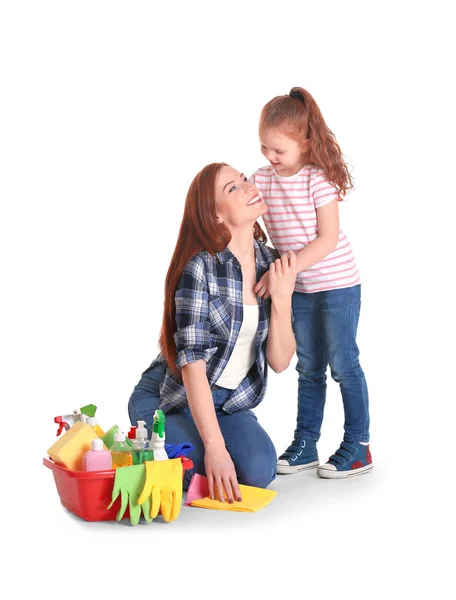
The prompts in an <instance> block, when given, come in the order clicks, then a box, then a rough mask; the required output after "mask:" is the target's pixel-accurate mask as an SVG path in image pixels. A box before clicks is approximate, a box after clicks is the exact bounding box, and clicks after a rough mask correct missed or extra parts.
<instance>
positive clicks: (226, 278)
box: [146, 240, 279, 413]
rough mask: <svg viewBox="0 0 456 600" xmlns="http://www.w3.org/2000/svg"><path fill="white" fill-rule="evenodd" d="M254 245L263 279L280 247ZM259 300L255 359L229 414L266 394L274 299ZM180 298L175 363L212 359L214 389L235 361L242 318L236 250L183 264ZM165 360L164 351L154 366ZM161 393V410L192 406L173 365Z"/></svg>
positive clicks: (205, 254)
mask: <svg viewBox="0 0 456 600" xmlns="http://www.w3.org/2000/svg"><path fill="white" fill-rule="evenodd" d="M254 243H255V257H256V267H257V281H259V279H260V278H261V276H262V275H263V274H264V273H265V272H266V271H267V270H268V268H269V265H270V264H271V263H272V262H273V261H274V260H275V259H276V258H278V257H279V255H278V253H277V251H276V250H274V249H273V248H270V247H269V246H266V245H265V244H262V243H260V242H257V241H256V240H255V241H254ZM257 300H258V307H259V320H258V329H257V334H256V342H255V362H254V364H253V365H252V367H251V369H250V370H249V372H248V373H247V375H246V376H245V377H244V379H243V380H242V381H241V383H240V384H239V385H238V387H237V388H236V389H235V390H233V392H232V394H231V395H230V397H229V398H228V400H227V401H226V402H225V404H224V406H223V410H224V411H225V412H227V413H233V412H236V411H238V410H243V409H247V408H253V407H255V406H257V405H258V404H259V403H260V402H261V400H262V399H263V397H264V394H265V392H266V383H267V372H268V367H267V362H266V342H267V337H268V328H269V318H270V313H271V300H270V299H268V300H263V299H262V298H257ZM175 302H176V323H177V332H176V333H175V335H174V341H175V343H176V350H177V358H176V365H177V366H178V367H179V368H182V367H183V366H184V365H187V364H188V363H192V362H194V361H196V360H200V359H202V360H204V361H205V362H206V363H207V365H206V374H207V379H208V381H209V385H210V386H211V387H212V386H213V385H215V384H216V383H217V380H218V378H219V377H220V375H221V374H222V372H223V370H224V369H225V367H226V365H227V363H228V360H229V359H230V356H231V353H232V352H233V349H234V346H235V344H236V340H237V338H238V334H239V330H240V328H241V324H242V318H243V298H242V272H241V265H240V264H239V262H238V260H237V258H236V257H235V256H234V254H233V253H232V252H231V251H230V250H229V249H228V248H225V250H222V252H218V253H217V254H215V256H213V255H211V254H209V253H208V252H206V251H202V252H199V253H198V254H196V255H195V256H194V257H193V258H192V259H191V260H190V261H189V262H188V263H187V265H186V266H185V267H184V270H183V273H182V275H181V278H180V280H179V283H178V286H177V290H176V296H175ZM164 362H165V359H164V357H163V356H162V355H161V354H160V355H159V356H158V357H157V358H156V359H155V360H154V362H153V363H152V364H151V366H150V367H149V369H151V368H153V367H154V366H155V365H158V364H163V363H164ZM149 369H148V370H149ZM146 373H147V371H146ZM160 396H161V402H160V408H161V409H162V410H163V411H164V412H167V411H169V410H171V409H177V410H179V409H182V408H185V407H186V406H188V401H187V395H186V392H185V387H184V385H183V383H182V381H181V380H179V379H177V378H176V377H175V376H174V375H173V373H172V372H171V371H170V370H169V368H168V367H167V368H166V372H165V377H164V380H163V382H162V384H161V388H160Z"/></svg>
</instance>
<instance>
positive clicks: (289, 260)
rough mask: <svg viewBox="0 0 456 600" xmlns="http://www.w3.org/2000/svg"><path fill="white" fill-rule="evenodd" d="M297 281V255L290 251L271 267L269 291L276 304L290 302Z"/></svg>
mask: <svg viewBox="0 0 456 600" xmlns="http://www.w3.org/2000/svg"><path fill="white" fill-rule="evenodd" d="M295 281H296V254H295V253H294V252H293V250H288V251H287V254H282V256H281V257H280V258H278V259H277V260H276V261H275V262H273V263H271V265H270V267H269V285H268V291H269V293H270V295H271V298H272V301H273V302H274V303H278V302H279V303H280V302H281V301H287V302H289V300H290V298H291V295H292V293H293V291H294V286H295Z"/></svg>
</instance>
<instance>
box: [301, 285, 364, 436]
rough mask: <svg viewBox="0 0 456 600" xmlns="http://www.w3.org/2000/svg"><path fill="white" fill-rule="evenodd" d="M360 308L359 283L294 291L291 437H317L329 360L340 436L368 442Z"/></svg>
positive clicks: (320, 423)
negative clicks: (339, 406) (337, 394)
mask: <svg viewBox="0 0 456 600" xmlns="http://www.w3.org/2000/svg"><path fill="white" fill-rule="evenodd" d="M360 308H361V286H360V285H355V286H353V287H349V288H343V289H340V290H329V291H327V292H315V293H311V294H304V293H301V292H294V294H293V319H294V321H293V329H294V333H295V337H296V346H297V348H296V353H297V356H298V364H297V366H296V369H297V371H298V373H299V382H298V417H297V425H296V431H295V437H296V438H301V437H304V438H309V439H313V440H315V441H318V439H319V437H320V431H321V425H322V422H323V411H324V407H325V400H326V370H327V367H328V364H329V367H330V369H331V376H332V378H333V379H334V381H337V383H339V385H340V391H341V393H342V400H343V403H344V413H345V424H344V430H345V434H344V440H345V441H347V442H352V441H358V442H368V441H369V397H368V392H367V384H366V379H365V377H364V373H363V370H362V369H361V366H360V364H359V360H358V355H359V350H358V346H357V345H356V331H357V328H358V320H359V312H360Z"/></svg>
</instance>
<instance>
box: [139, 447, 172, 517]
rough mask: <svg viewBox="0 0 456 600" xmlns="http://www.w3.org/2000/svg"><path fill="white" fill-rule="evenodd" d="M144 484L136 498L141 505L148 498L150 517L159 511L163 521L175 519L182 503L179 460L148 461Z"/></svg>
mask: <svg viewBox="0 0 456 600" xmlns="http://www.w3.org/2000/svg"><path fill="white" fill-rule="evenodd" d="M144 465H145V467H146V482H145V484H144V488H143V491H142V492H141V495H140V496H139V498H138V504H139V505H142V504H144V503H145V502H147V500H148V499H149V498H150V501H151V505H150V516H151V518H152V519H155V517H156V516H157V515H158V513H159V512H160V510H161V513H162V515H163V518H164V520H165V521H167V522H169V521H174V520H175V519H177V517H178V516H179V513H180V509H181V503H182V461H181V459H180V458H170V459H168V460H152V461H150V460H148V461H146V462H145V463H144Z"/></svg>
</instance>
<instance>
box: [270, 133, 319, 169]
mask: <svg viewBox="0 0 456 600" xmlns="http://www.w3.org/2000/svg"><path fill="white" fill-rule="evenodd" d="M260 144H261V153H262V154H263V156H264V157H265V158H266V159H267V160H268V161H269V162H270V163H271V165H272V167H273V168H274V170H275V171H276V173H277V175H280V176H282V177H290V176H291V175H294V174H295V173H297V172H298V171H299V170H300V169H302V167H303V166H304V165H305V164H306V160H305V153H306V152H307V151H308V148H309V140H305V141H304V143H302V144H301V143H299V142H297V141H296V140H294V139H293V138H291V137H289V136H287V135H285V134H284V133H282V132H281V131H279V130H278V129H260Z"/></svg>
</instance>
